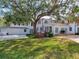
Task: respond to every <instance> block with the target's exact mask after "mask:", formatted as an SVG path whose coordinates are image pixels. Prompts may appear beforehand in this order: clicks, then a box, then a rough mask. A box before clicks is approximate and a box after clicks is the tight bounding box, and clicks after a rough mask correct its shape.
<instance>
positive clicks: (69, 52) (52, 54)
mask: <svg viewBox="0 0 79 59" xmlns="http://www.w3.org/2000/svg"><path fill="white" fill-rule="evenodd" d="M0 59H79V44H78V43H75V42H72V41H70V40H65V39H58V38H48V39H37V38H36V39H31V38H29V39H22V40H21V39H20V40H11V41H0Z"/></svg>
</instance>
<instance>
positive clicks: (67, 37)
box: [57, 35, 79, 43]
mask: <svg viewBox="0 0 79 59" xmlns="http://www.w3.org/2000/svg"><path fill="white" fill-rule="evenodd" d="M57 37H59V38H66V39H70V40H72V41H75V42H77V43H79V35H67V36H57Z"/></svg>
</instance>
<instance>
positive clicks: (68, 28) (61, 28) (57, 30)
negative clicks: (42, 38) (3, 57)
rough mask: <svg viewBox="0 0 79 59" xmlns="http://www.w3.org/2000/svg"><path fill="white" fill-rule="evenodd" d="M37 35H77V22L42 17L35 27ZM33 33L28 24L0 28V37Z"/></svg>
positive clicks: (78, 31)
mask: <svg viewBox="0 0 79 59" xmlns="http://www.w3.org/2000/svg"><path fill="white" fill-rule="evenodd" d="M36 32H37V33H45V32H51V33H52V34H54V35H60V34H75V33H79V22H78V20H77V21H75V22H70V23H69V22H68V21H67V20H61V21H57V20H55V19H54V18H52V17H51V16H44V17H42V18H41V19H40V20H39V21H38V23H37V25H36ZM32 33H33V26H32V24H31V23H29V24H11V25H10V26H8V27H0V35H1V34H4V35H27V34H32Z"/></svg>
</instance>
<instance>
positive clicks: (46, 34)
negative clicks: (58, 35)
mask: <svg viewBox="0 0 79 59" xmlns="http://www.w3.org/2000/svg"><path fill="white" fill-rule="evenodd" d="M45 37H53V33H52V32H46V33H45Z"/></svg>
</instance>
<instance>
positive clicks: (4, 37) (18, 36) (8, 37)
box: [0, 35, 28, 40]
mask: <svg viewBox="0 0 79 59" xmlns="http://www.w3.org/2000/svg"><path fill="white" fill-rule="evenodd" d="M21 38H28V37H26V36H25V35H6V36H0V40H12V39H21Z"/></svg>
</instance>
